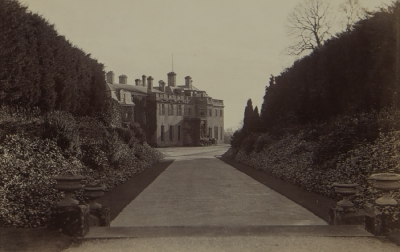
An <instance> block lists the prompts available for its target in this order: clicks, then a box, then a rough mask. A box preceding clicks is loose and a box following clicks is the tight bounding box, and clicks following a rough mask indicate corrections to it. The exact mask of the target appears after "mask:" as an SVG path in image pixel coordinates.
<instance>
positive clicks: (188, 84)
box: [185, 76, 192, 90]
mask: <svg viewBox="0 0 400 252" xmlns="http://www.w3.org/2000/svg"><path fill="white" fill-rule="evenodd" d="M185 88H187V89H190V90H191V89H192V77H190V76H186V77H185Z"/></svg>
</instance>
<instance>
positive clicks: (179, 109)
mask: <svg viewBox="0 0 400 252" xmlns="http://www.w3.org/2000/svg"><path fill="white" fill-rule="evenodd" d="M177 114H178V116H181V115H182V105H178V112H177Z"/></svg>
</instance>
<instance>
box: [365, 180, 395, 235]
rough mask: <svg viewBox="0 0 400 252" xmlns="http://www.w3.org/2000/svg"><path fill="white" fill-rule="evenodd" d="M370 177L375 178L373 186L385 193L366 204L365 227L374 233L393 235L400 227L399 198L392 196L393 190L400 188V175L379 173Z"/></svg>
mask: <svg viewBox="0 0 400 252" xmlns="http://www.w3.org/2000/svg"><path fill="white" fill-rule="evenodd" d="M368 179H370V180H374V184H373V185H372V186H373V187H374V188H375V189H377V190H381V191H383V195H382V197H380V198H379V199H376V200H375V204H370V203H367V204H365V206H364V210H365V229H366V230H367V231H369V232H371V233H373V234H374V235H386V236H389V237H391V236H393V235H394V234H395V233H396V232H398V231H399V227H400V205H399V204H398V202H397V200H395V199H394V198H392V197H390V192H391V191H394V190H398V189H400V182H399V181H400V175H399V174H395V173H378V174H373V175H371V176H370V177H369V178H368ZM395 236H396V235H395Z"/></svg>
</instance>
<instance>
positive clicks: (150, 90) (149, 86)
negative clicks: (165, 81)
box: [147, 76, 154, 93]
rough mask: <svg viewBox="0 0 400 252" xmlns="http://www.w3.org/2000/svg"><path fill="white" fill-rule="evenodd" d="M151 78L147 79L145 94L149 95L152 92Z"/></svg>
mask: <svg viewBox="0 0 400 252" xmlns="http://www.w3.org/2000/svg"><path fill="white" fill-rule="evenodd" d="M153 80H154V79H153V77H151V76H149V77H148V78H147V93H151V92H152V91H153Z"/></svg>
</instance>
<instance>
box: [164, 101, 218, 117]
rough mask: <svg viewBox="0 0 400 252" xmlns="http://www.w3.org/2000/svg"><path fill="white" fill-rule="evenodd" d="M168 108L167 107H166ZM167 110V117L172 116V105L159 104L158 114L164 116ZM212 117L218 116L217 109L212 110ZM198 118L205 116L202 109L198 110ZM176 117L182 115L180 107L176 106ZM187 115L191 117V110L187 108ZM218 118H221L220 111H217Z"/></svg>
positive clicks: (210, 111) (209, 111)
mask: <svg viewBox="0 0 400 252" xmlns="http://www.w3.org/2000/svg"><path fill="white" fill-rule="evenodd" d="M167 106H168V107H167ZM167 109H168V115H174V104H163V103H162V104H160V109H159V114H160V115H165V114H166V110H167ZM214 111H215V112H214V116H218V109H214ZM199 114H200V116H205V113H204V109H202V108H201V109H200V113H199ZM176 115H178V116H181V115H182V105H177V111H176ZM188 115H192V108H188ZM208 116H212V109H208ZM219 116H220V117H222V116H223V112H222V109H219Z"/></svg>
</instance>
